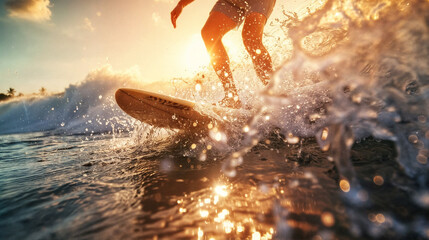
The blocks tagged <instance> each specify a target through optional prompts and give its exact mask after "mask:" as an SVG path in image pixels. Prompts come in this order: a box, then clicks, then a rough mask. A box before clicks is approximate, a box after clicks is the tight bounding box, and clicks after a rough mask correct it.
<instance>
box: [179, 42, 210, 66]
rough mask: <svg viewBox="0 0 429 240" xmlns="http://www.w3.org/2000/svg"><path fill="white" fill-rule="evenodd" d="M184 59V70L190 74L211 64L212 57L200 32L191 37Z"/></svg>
mask: <svg viewBox="0 0 429 240" xmlns="http://www.w3.org/2000/svg"><path fill="white" fill-rule="evenodd" d="M182 61H183V62H182V64H183V67H184V70H185V71H186V72H188V73H190V74H195V73H196V72H198V71H200V70H201V69H202V68H204V67H208V66H209V64H210V58H209V55H208V53H207V51H206V47H205V46H204V42H203V40H202V39H201V36H200V35H199V34H194V35H192V36H191V37H190V39H189V42H188V44H187V45H186V47H185V52H184V54H183V60H182Z"/></svg>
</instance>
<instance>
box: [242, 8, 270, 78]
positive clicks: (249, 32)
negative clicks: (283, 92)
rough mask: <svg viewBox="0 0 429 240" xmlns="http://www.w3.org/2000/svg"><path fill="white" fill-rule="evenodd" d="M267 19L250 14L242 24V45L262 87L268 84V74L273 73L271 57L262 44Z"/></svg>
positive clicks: (259, 15) (260, 15)
mask: <svg viewBox="0 0 429 240" xmlns="http://www.w3.org/2000/svg"><path fill="white" fill-rule="evenodd" d="M266 22H267V18H266V17H265V16H264V15H262V14H260V13H255V12H254V13H251V14H249V15H248V16H247V17H246V20H245V22H244V26H243V31H242V33H241V34H242V37H243V43H244V46H245V48H246V50H247V52H248V53H249V54H250V57H251V58H252V62H253V66H254V67H255V71H256V74H257V75H258V77H259V79H261V81H262V83H263V84H264V85H267V84H268V81H269V79H270V74H271V73H272V72H273V63H272V60H271V56H270V54H269V53H268V51H267V49H266V48H265V46H264V45H263V43H262V36H263V33H264V27H265V23H266Z"/></svg>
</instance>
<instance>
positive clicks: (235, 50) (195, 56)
mask: <svg viewBox="0 0 429 240" xmlns="http://www.w3.org/2000/svg"><path fill="white" fill-rule="evenodd" d="M222 42H223V44H224V46H225V48H226V50H227V52H228V56H229V58H230V60H231V61H241V59H242V58H243V56H242V49H241V48H240V46H239V44H237V41H236V39H234V38H233V37H229V36H226V37H225V38H224V39H223V40H222ZM182 61H183V62H182V65H183V69H184V70H185V72H186V73H187V74H190V75H192V74H195V73H198V72H200V71H201V70H202V69H203V68H206V67H209V66H210V57H209V54H208V53H207V50H206V47H205V46H204V41H203V39H202V38H201V35H199V34H194V35H192V36H191V37H190V38H189V41H188V44H187V45H186V47H185V50H184V53H183V59H182Z"/></svg>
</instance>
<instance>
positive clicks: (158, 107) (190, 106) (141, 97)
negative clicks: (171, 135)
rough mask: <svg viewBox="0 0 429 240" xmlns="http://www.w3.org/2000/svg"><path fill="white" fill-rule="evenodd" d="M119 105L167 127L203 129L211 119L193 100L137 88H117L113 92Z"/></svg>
mask: <svg viewBox="0 0 429 240" xmlns="http://www.w3.org/2000/svg"><path fill="white" fill-rule="evenodd" d="M115 98H116V102H117V104H118V105H119V107H120V108H121V109H122V110H123V111H124V112H125V113H127V114H128V115H130V116H131V117H133V118H135V119H138V120H140V121H142V122H144V123H147V124H150V125H153V126H156V127H162V128H170V129H183V130H192V129H203V128H207V126H208V124H210V123H212V122H213V118H212V117H209V116H207V115H204V114H202V113H200V112H198V111H197V110H195V104H196V103H195V102H192V101H189V100H185V99H180V98H175V97H170V96H167V95H163V94H159V93H154V92H149V91H145V90H139V89H131V88H120V89H118V90H117V91H116V93H115Z"/></svg>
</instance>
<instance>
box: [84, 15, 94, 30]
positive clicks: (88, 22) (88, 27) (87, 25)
mask: <svg viewBox="0 0 429 240" xmlns="http://www.w3.org/2000/svg"><path fill="white" fill-rule="evenodd" d="M83 20H84V21H85V24H84V25H83V28H84V29H86V30H88V31H90V32H94V31H95V28H94V26H93V25H92V22H91V20H89V18H84V19H83Z"/></svg>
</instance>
